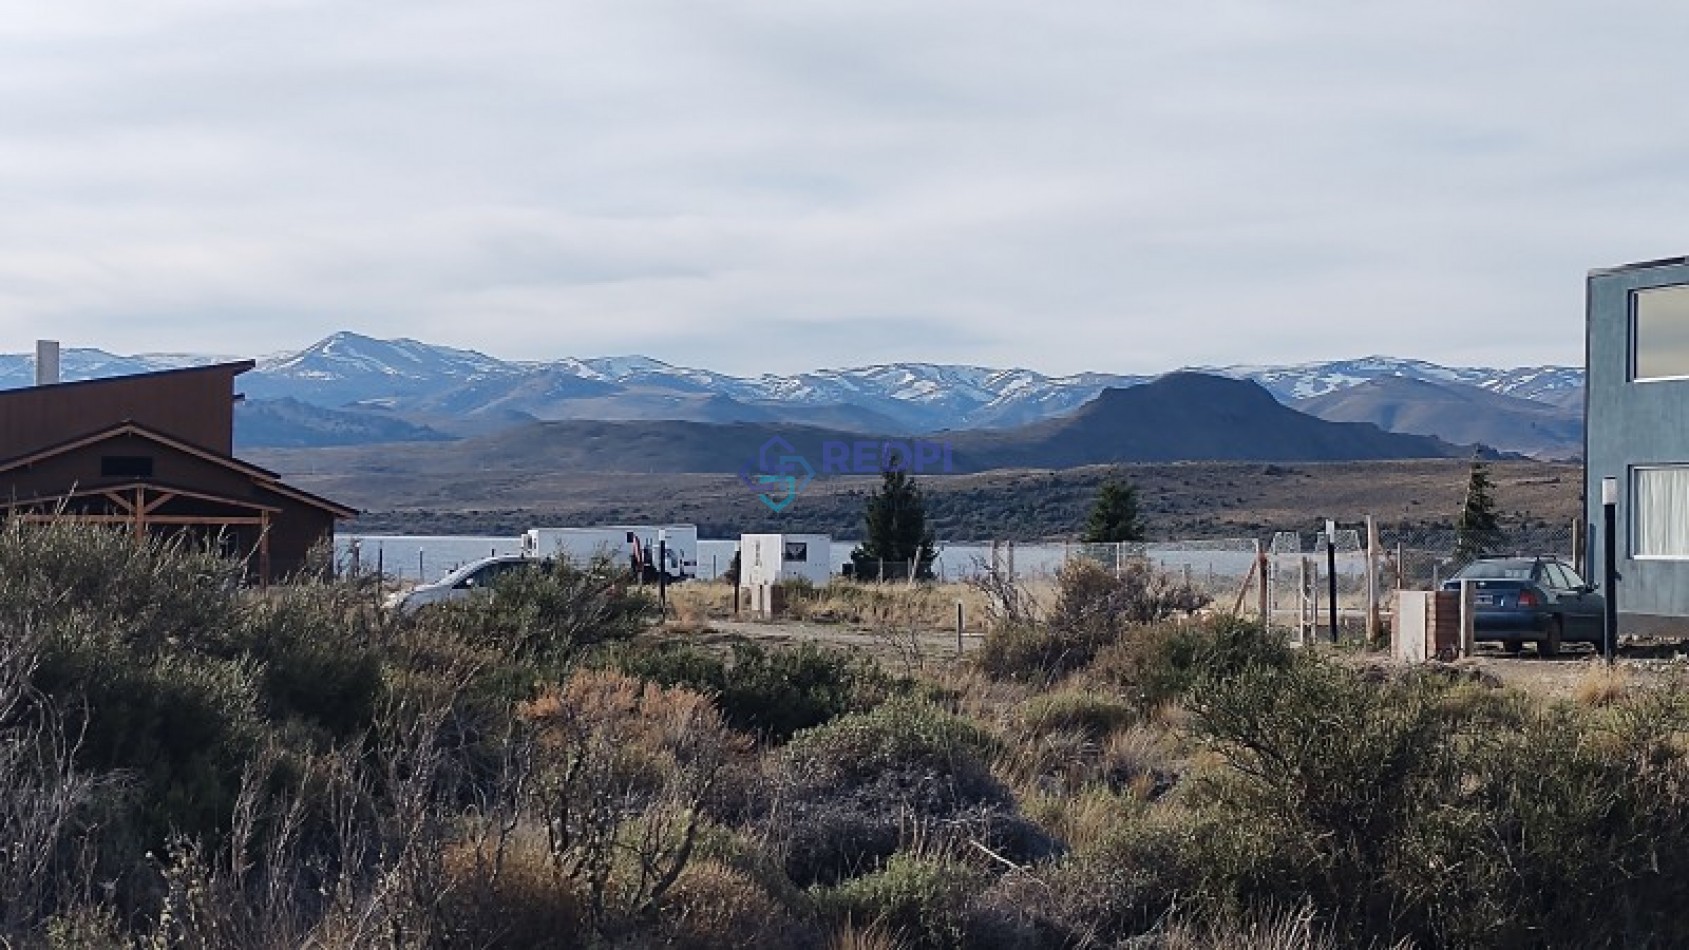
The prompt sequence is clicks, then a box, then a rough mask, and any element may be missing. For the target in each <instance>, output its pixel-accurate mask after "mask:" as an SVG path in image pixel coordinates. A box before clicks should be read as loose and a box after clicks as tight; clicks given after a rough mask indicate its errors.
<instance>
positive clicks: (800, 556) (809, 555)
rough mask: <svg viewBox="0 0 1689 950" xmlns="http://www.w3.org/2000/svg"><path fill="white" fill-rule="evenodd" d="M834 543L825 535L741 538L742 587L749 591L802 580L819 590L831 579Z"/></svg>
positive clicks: (740, 572) (779, 535) (751, 536)
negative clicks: (768, 585) (748, 588)
mask: <svg viewBox="0 0 1689 950" xmlns="http://www.w3.org/2000/svg"><path fill="white" fill-rule="evenodd" d="M832 549H833V539H832V537H831V536H830V535H825V534H742V535H740V536H739V583H740V584H741V585H743V586H747V587H753V588H754V587H757V586H759V585H762V584H778V583H780V582H781V581H784V580H793V579H796V578H800V577H801V578H803V579H804V580H807V581H809V582H810V583H811V584H815V585H817V586H819V585H822V584H825V583H827V581H828V580H830V579H831V577H832V557H833V550H832Z"/></svg>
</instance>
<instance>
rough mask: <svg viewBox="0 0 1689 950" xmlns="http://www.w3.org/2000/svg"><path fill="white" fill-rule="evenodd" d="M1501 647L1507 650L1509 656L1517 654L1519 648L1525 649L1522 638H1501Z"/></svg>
mask: <svg viewBox="0 0 1689 950" xmlns="http://www.w3.org/2000/svg"><path fill="white" fill-rule="evenodd" d="M1501 648H1502V649H1503V650H1505V651H1507V654H1508V655H1509V656H1518V655H1519V652H1520V651H1521V650H1523V649H1525V641H1523V640H1503V641H1501Z"/></svg>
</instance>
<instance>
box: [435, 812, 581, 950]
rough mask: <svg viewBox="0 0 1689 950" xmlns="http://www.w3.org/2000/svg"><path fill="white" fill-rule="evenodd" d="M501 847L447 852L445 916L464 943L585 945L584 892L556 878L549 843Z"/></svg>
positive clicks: (527, 838) (534, 948)
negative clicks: (547, 845)
mask: <svg viewBox="0 0 1689 950" xmlns="http://www.w3.org/2000/svg"><path fill="white" fill-rule="evenodd" d="M502 844H503V847H502V848H501V847H498V846H496V845H494V844H492V843H477V844H471V843H469V842H456V843H454V844H453V845H452V846H451V847H449V848H447V849H446V853H445V872H446V882H447V885H448V886H447V887H446V888H445V895H446V899H447V903H446V908H445V911H446V914H447V919H448V920H449V921H450V922H451V925H452V929H453V930H454V931H455V932H456V933H457V934H458V935H459V936H460V939H463V940H465V941H466V942H473V943H474V945H476V946H483V947H489V948H496V950H540V948H543V947H554V946H557V945H558V944H559V943H572V944H577V945H578V944H585V943H587V942H588V940H589V939H590V935H591V933H592V927H591V924H590V922H589V921H588V919H587V909H586V902H585V900H584V899H583V895H582V893H581V890H582V889H581V887H580V885H579V884H578V883H577V882H575V881H571V880H568V879H566V878H562V877H560V876H559V875H558V874H557V873H556V872H555V870H554V869H553V868H552V864H551V859H550V856H549V853H548V852H547V849H546V843H545V841H544V840H543V839H540V838H538V837H537V836H534V835H516V836H512V837H511V838H509V839H508V840H506V841H504V842H503V843H502Z"/></svg>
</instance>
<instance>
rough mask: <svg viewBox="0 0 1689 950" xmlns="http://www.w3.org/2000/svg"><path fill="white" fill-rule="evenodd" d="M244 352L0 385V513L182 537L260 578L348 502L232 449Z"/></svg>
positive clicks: (282, 564) (326, 531)
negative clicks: (289, 481)
mask: <svg viewBox="0 0 1689 950" xmlns="http://www.w3.org/2000/svg"><path fill="white" fill-rule="evenodd" d="M252 366H253V364H252V362H251V361H250V360H246V361H242V362H238V363H219V364H215V365H211V366H196V367H191V368H188V369H176V370H166V371H164V372H159V373H142V374H138V375H134V376H119V377H115V378H112V379H95V380H86V381H82V382H74V383H50V384H47V385H38V386H35V387H32V388H29V389H14V390H7V391H0V514H4V515H7V516H10V517H15V518H25V519H28V520H32V521H51V520H58V519H67V518H68V519H74V520H77V521H84V522H93V523H98V524H113V525H125V526H128V527H130V528H131V529H133V530H134V532H135V534H136V537H145V536H147V535H148V534H179V533H182V532H187V533H189V534H190V535H192V536H194V537H196V538H199V539H203V540H210V541H215V543H217V544H219V545H220V546H221V548H222V549H223V551H224V552H225V553H228V554H230V555H234V556H238V557H244V558H248V559H249V561H248V563H249V565H250V568H249V571H250V573H251V575H252V576H253V577H254V578H255V579H257V580H260V581H263V582H267V581H269V580H272V579H274V578H277V577H282V576H285V575H287V574H289V573H291V572H293V571H295V570H298V569H299V568H302V567H304V566H305V563H306V555H307V553H308V552H309V551H310V549H311V548H312V547H313V546H314V545H316V544H318V543H320V542H324V541H327V540H330V539H332V538H333V536H334V523H335V520H336V519H338V518H350V517H352V516H354V515H356V514H357V512H356V511H355V510H353V509H351V508H348V507H346V506H345V505H340V504H336V503H335V502H332V501H329V500H328V499H326V498H320V497H318V496H316V495H312V494H310V493H309V492H304V491H300V490H299V489H297V488H291V487H289V486H287V485H285V484H283V483H282V481H281V478H280V477H279V476H278V475H276V473H274V472H271V471H267V470H265V469H262V468H259V467H258V466H256V465H252V464H250V463H248V462H243V461H241V460H240V459H237V458H235V457H234V455H233V454H232V453H233V449H234V404H235V401H236V399H238V398H239V397H238V396H236V395H235V393H234V378H235V377H236V376H238V375H240V374H241V373H244V372H246V371H247V370H249V369H251V368H252Z"/></svg>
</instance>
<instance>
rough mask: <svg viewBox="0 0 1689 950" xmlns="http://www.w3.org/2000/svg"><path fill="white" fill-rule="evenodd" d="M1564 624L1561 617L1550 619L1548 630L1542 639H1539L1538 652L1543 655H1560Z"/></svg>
mask: <svg viewBox="0 0 1689 950" xmlns="http://www.w3.org/2000/svg"><path fill="white" fill-rule="evenodd" d="M1563 626H1564V624H1563V622H1562V621H1561V619H1560V618H1559V617H1554V618H1551V619H1550V620H1549V621H1548V632H1547V633H1545V634H1543V637H1542V639H1541V640H1538V641H1537V653H1538V654H1540V655H1542V656H1559V655H1560V635H1561V634H1562V633H1563V632H1564V630H1563V629H1562V628H1563Z"/></svg>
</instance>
